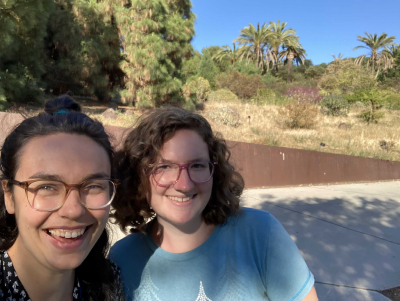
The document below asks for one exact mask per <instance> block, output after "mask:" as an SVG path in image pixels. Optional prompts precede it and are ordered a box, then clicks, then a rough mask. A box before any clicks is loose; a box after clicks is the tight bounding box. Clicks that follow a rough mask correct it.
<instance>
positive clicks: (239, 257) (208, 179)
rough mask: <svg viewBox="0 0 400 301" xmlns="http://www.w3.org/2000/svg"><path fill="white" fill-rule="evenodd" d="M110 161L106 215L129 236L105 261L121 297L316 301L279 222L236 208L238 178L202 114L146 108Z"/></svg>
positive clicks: (306, 273)
mask: <svg viewBox="0 0 400 301" xmlns="http://www.w3.org/2000/svg"><path fill="white" fill-rule="evenodd" d="M118 157H119V159H118V160H117V162H118V163H117V168H118V169H119V170H118V175H119V178H120V180H122V183H121V186H122V189H121V190H119V192H118V194H117V196H116V198H115V200H114V202H113V207H114V208H115V213H114V214H115V215H114V216H115V218H116V220H117V222H118V223H119V225H120V227H121V229H122V230H127V229H128V228H129V229H130V232H131V233H132V234H131V235H129V236H127V237H126V238H124V239H122V240H121V241H119V242H117V243H116V244H115V245H114V246H113V247H112V248H111V251H110V258H111V260H112V261H114V262H115V263H116V264H117V265H118V266H119V267H120V268H121V276H122V279H123V282H124V290H125V295H126V297H127V300H159V301H168V300H174V301H177V300H178V301H179V300H193V301H195V300H214V301H216V300H279V301H280V300H309V301H313V300H317V296H316V293H315V290H314V288H313V284H314V277H313V275H312V274H311V272H310V271H309V269H308V267H307V265H306V264H305V262H304V260H303V258H302V257H301V255H300V253H299V251H298V249H297V247H296V245H295V244H294V242H293V241H292V240H291V238H290V237H289V235H288V234H287V233H286V232H285V230H284V229H283V227H282V226H281V225H280V223H279V222H278V221H277V220H276V219H275V218H274V217H272V216H271V215H270V214H269V213H267V212H263V211H260V210H254V209H250V208H241V207H240V206H239V197H240V195H241V193H242V191H243V188H244V182H243V179H242V177H241V175H240V174H239V173H238V172H237V171H236V170H235V168H234V166H233V165H232V164H231V163H230V152H229V150H228V148H227V146H226V143H225V141H224V140H223V139H222V138H221V137H219V136H218V135H215V134H214V133H213V131H212V129H211V126H210V124H209V123H208V122H207V120H205V119H204V118H203V117H202V116H200V115H197V114H194V113H190V112H188V111H185V110H183V109H179V108H164V109H159V110H155V111H153V112H151V113H150V114H149V115H147V116H146V117H144V118H143V119H142V120H141V121H140V122H139V124H138V126H137V127H136V128H134V129H133V130H132V131H131V132H130V133H129V134H128V135H127V137H126V140H125V143H124V146H123V149H122V150H121V152H120V154H119V156H118Z"/></svg>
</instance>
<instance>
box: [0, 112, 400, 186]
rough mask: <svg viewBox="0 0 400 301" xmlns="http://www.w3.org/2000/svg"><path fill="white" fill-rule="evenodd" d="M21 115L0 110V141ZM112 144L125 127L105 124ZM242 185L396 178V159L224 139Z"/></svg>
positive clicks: (398, 168)
mask: <svg viewBox="0 0 400 301" xmlns="http://www.w3.org/2000/svg"><path fill="white" fill-rule="evenodd" d="M22 119H23V117H21V116H20V115H19V114H6V113H2V112H0V145H1V144H2V143H3V140H4V139H5V137H6V135H7V134H8V132H9V131H10V129H12V128H13V127H14V126H15V125H16V124H18V123H19V122H21V120H22ZM106 130H107V132H108V133H109V134H110V136H111V137H112V142H113V145H114V146H116V148H119V147H120V146H121V143H122V141H123V137H124V135H125V134H126V133H127V131H128V129H125V128H120V127H115V126H106ZM227 144H228V146H229V148H230V150H231V153H232V159H233V163H234V165H235V166H236V167H237V168H238V170H239V171H240V173H241V174H242V176H243V178H244V180H245V183H246V188H254V187H268V186H270V187H271V186H290V185H311V184H328V183H344V182H373V181H383V180H399V179H400V162H393V161H384V160H378V159H369V158H361V157H354V156H347V155H337V154H330V153H324V152H316V151H306V150H299V149H292V148H285V147H275V146H267V145H259V144H251V143H244V142H232V141H227Z"/></svg>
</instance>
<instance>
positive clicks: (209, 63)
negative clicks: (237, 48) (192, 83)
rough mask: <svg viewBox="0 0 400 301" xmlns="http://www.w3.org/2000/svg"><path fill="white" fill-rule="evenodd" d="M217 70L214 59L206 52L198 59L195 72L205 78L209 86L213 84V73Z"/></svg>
mask: <svg viewBox="0 0 400 301" xmlns="http://www.w3.org/2000/svg"><path fill="white" fill-rule="evenodd" d="M217 72H218V68H217V66H215V64H214V61H213V60H212V58H211V55H210V54H209V53H208V52H206V53H205V54H204V55H203V56H202V57H201V60H200V63H199V65H198V67H197V73H198V75H199V76H201V77H203V78H205V79H207V80H208V82H209V83H210V85H211V87H213V88H214V86H215V81H214V79H215V75H216V74H217Z"/></svg>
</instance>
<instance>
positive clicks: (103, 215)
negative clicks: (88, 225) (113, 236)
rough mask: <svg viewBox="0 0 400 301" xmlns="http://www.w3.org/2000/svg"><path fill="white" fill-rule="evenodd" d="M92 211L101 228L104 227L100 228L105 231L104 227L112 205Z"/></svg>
mask: <svg viewBox="0 0 400 301" xmlns="http://www.w3.org/2000/svg"><path fill="white" fill-rule="evenodd" d="M90 213H91V214H92V215H93V217H94V218H95V219H96V220H97V222H98V223H99V228H102V229H100V230H101V231H103V228H104V227H105V225H106V223H107V221H108V217H109V215H110V207H107V208H104V209H98V210H90Z"/></svg>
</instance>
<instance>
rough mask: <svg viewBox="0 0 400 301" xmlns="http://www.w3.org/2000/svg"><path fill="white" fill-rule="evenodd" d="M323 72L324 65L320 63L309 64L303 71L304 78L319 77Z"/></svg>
mask: <svg viewBox="0 0 400 301" xmlns="http://www.w3.org/2000/svg"><path fill="white" fill-rule="evenodd" d="M324 72H325V67H324V66H321V65H317V66H311V67H309V68H308V69H307V70H306V71H305V72H304V76H305V78H321V76H322V75H323V74H324Z"/></svg>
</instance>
